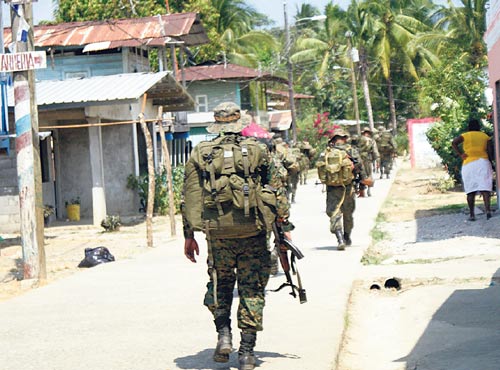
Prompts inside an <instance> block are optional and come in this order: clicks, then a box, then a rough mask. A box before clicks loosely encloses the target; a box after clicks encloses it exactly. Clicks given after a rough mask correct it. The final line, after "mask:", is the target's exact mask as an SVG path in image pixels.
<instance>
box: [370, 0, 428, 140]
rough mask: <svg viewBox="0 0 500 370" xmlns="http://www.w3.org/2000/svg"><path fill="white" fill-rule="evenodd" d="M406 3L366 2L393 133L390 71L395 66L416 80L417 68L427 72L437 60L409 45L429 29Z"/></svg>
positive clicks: (426, 52) (394, 127)
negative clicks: (370, 15) (371, 18)
mask: <svg viewBox="0 0 500 370" xmlns="http://www.w3.org/2000/svg"><path fill="white" fill-rule="evenodd" d="M407 3H408V1H404V0H401V1H391V0H383V1H378V2H374V3H369V8H370V10H371V13H372V14H373V15H375V17H374V28H373V33H374V38H373V41H372V48H373V50H372V52H373V54H374V55H375V56H376V57H377V59H378V60H379V61H380V63H379V65H380V69H381V72H382V75H383V77H384V79H385V81H386V84H387V94H388V100H389V112H390V122H391V126H392V128H393V129H394V131H395V132H396V129H397V120H396V104H395V96H394V86H393V79H392V69H393V67H394V66H393V65H394V63H398V64H399V65H398V67H399V69H400V71H401V72H406V73H407V74H408V76H409V77H410V78H412V79H413V80H415V81H416V80H418V78H419V75H418V71H417V67H421V68H426V69H430V68H431V67H432V66H433V65H434V64H435V63H437V58H436V57H435V56H434V55H433V54H432V53H431V52H430V51H429V50H427V49H425V48H424V47H423V45H419V44H417V43H414V42H412V41H413V40H414V39H415V37H416V36H417V35H418V34H419V33H422V32H427V31H430V30H431V28H430V27H429V26H428V25H427V24H425V23H424V22H422V21H420V20H419V19H418V18H415V17H413V16H411V15H410V14H411V13H412V7H409V4H407Z"/></svg>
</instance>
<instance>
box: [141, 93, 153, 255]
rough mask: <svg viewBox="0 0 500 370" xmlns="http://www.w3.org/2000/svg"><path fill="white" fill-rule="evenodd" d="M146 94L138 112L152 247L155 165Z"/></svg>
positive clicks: (147, 227) (149, 236) (148, 226)
mask: <svg viewBox="0 0 500 370" xmlns="http://www.w3.org/2000/svg"><path fill="white" fill-rule="evenodd" d="M147 97H148V94H144V97H143V100H142V108H141V113H140V114H139V122H140V123H141V129H142V133H143V134H144V140H145V141H146V153H147V157H148V204H147V207H146V237H147V242H148V247H150V248H152V247H153V210H154V202H155V166H154V163H153V143H152V140H151V134H150V133H149V130H148V125H147V124H146V120H145V119H144V110H145V109H146V100H147Z"/></svg>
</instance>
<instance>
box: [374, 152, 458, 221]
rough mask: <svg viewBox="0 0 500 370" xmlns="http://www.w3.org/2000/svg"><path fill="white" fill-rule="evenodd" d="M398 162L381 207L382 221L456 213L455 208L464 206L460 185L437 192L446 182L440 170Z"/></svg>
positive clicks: (443, 172) (447, 179) (444, 175)
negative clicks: (391, 183)
mask: <svg viewBox="0 0 500 370" xmlns="http://www.w3.org/2000/svg"><path fill="white" fill-rule="evenodd" d="M400 163H401V164H400V168H398V172H397V175H396V178H395V179H394V183H393V185H392V187H391V190H390V192H389V195H388V197H387V199H386V201H385V203H384V205H383V207H382V210H381V214H382V216H383V218H384V220H385V221H388V222H392V221H407V220H413V219H415V218H422V217H428V216H433V215H437V214H443V213H448V212H457V209H460V208H462V207H465V206H466V199H465V194H464V192H463V191H462V187H461V185H460V184H457V185H455V186H454V187H452V188H450V189H449V190H445V191H440V188H445V187H446V186H445V185H446V183H447V182H449V181H450V180H449V177H448V175H447V173H446V172H445V171H444V169H442V168H431V169H412V168H411V166H410V163H409V162H408V161H402V162H400Z"/></svg>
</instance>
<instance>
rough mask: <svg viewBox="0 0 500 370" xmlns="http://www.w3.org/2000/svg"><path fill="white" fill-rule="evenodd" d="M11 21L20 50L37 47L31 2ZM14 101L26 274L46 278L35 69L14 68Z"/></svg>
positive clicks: (19, 10)
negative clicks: (22, 36)
mask: <svg viewBox="0 0 500 370" xmlns="http://www.w3.org/2000/svg"><path fill="white" fill-rule="evenodd" d="M23 18H24V21H25V22H26V23H27V24H28V25H29V30H28V39H27V41H22V40H17V39H16V37H17V34H18V30H19V28H20V23H21V21H22V19H23ZM24 21H23V22H24ZM11 24H12V40H13V42H14V43H15V47H16V53H19V52H29V51H34V46H33V40H34V37H33V20H32V5H31V3H27V4H20V5H19V7H18V12H15V11H13V10H12V11H11ZM2 52H3V51H2ZM14 102H15V108H14V114H15V120H16V154H17V181H18V186H19V205H20V216H21V245H22V250H23V277H24V279H39V280H44V279H46V278H47V270H46V264H45V248H44V245H43V242H44V229H43V227H44V225H43V192H42V177H41V169H40V143H39V139H38V110H37V104H36V97H35V72H34V70H29V71H21V72H14Z"/></svg>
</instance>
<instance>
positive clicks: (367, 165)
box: [361, 155, 373, 178]
mask: <svg viewBox="0 0 500 370" xmlns="http://www.w3.org/2000/svg"><path fill="white" fill-rule="evenodd" d="M361 160H362V161H363V169H364V170H365V174H366V177H370V178H373V160H372V158H371V157H370V156H363V155H362V156H361Z"/></svg>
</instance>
